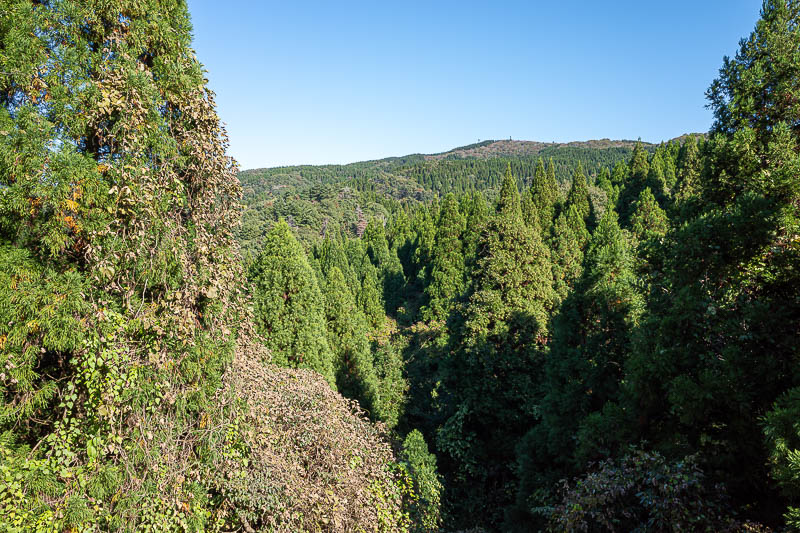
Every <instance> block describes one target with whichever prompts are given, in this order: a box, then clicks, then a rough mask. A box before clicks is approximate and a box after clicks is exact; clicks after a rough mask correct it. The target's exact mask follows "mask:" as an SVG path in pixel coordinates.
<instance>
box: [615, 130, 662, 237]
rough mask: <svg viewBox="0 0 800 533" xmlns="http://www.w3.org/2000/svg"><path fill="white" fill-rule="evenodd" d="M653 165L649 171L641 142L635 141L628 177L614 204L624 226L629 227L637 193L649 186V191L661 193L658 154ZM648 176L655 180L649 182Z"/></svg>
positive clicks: (660, 168)
mask: <svg viewBox="0 0 800 533" xmlns="http://www.w3.org/2000/svg"><path fill="white" fill-rule="evenodd" d="M654 158H655V156H654ZM654 166H655V168H654V169H652V171H651V168H650V163H649V162H648V160H647V152H646V151H645V149H644V148H643V147H642V144H641V142H637V143H636V146H635V147H634V149H633V153H632V154H631V160H630V162H629V164H628V176H629V178H628V179H627V181H626V182H625V183H624V184H623V186H622V188H621V190H620V194H619V198H618V199H617V205H616V206H617V211H618V212H619V215H620V220H621V221H622V224H623V225H624V226H625V227H629V224H630V217H631V214H632V213H633V209H634V206H633V204H634V202H635V201H636V199H637V198H639V194H641V192H642V190H643V189H644V188H645V187H648V186H649V187H650V188H651V191H653V190H655V191H657V195H658V196H661V195H662V194H663V188H664V183H663V182H664V176H663V168H662V167H663V159H662V158H661V156H660V155H659V157H658V159H657V160H656V161H655V165H654ZM650 176H652V177H653V179H654V180H656V181H654V182H651V181H650V179H649V177H650Z"/></svg>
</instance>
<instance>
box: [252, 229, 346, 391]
mask: <svg viewBox="0 0 800 533" xmlns="http://www.w3.org/2000/svg"><path fill="white" fill-rule="evenodd" d="M249 278H250V283H251V286H252V291H253V310H254V321H255V326H256V331H257V332H258V333H259V334H260V335H262V336H263V337H264V340H265V341H266V345H267V347H268V348H269V349H270V351H271V352H272V357H273V362H275V363H276V364H278V365H281V366H290V367H294V368H310V369H312V370H316V371H317V372H319V373H320V374H322V375H323V376H324V377H325V379H326V380H328V382H329V383H331V384H332V385H333V384H334V383H335V379H334V367H333V355H332V353H331V350H330V347H329V345H328V342H327V340H326V337H325V318H324V316H325V315H324V311H323V300H322V293H321V292H320V289H319V285H318V283H317V277H316V275H315V274H314V271H313V270H312V269H311V266H310V265H309V264H308V260H307V259H306V254H305V252H304V251H303V248H302V247H301V246H300V243H298V242H297V239H295V238H294V235H292V230H291V229H290V228H289V225H288V224H287V223H286V222H284V221H281V222H279V223H278V224H276V225H275V226H274V227H273V228H272V229H271V230H270V232H269V233H268V234H267V236H266V238H265V239H264V246H263V249H262V250H261V253H260V254H259V255H258V257H257V258H256V260H255V262H254V263H253V265H252V266H251V267H250V271H249Z"/></svg>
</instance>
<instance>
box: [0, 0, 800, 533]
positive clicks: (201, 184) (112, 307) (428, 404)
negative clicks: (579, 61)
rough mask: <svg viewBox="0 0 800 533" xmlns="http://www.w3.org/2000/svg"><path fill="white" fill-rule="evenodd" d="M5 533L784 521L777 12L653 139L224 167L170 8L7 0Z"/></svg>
mask: <svg viewBox="0 0 800 533" xmlns="http://www.w3.org/2000/svg"><path fill="white" fill-rule="evenodd" d="M0 6H1V7H2V9H0V265H1V266H2V268H0V531H2V532H27V531H42V532H45V531H47V532H57V531H140V530H141V531H244V532H248V533H249V532H253V531H287V532H288V531H331V532H334V531H336V532H339V531H341V532H349V531H396V532H431V531H453V532H455V531H470V532H480V531H486V532H491V531H784V530H795V529H800V425H798V422H797V421H798V420H799V419H800V4H799V3H798V2H796V1H794V0H767V1H765V2H764V5H763V8H762V12H761V18H760V19H759V21H758V23H757V25H756V27H755V29H754V30H753V32H752V33H751V34H750V35H749V36H748V37H746V38H744V39H743V40H742V41H741V42H740V45H739V50H738V52H737V54H736V55H735V56H734V57H732V58H724V59H723V61H722V67H721V69H720V70H719V73H718V77H717V78H716V79H715V80H714V81H713V83H712V84H711V86H710V87H709V89H708V90H707V92H706V97H707V99H708V105H709V107H710V108H711V109H712V110H713V112H714V121H713V123H712V124H711V126H710V130H709V132H708V133H707V134H701V135H688V136H684V137H681V138H678V139H674V140H672V141H669V142H666V143H662V144H659V145H650V144H647V143H642V142H636V141H619V142H616V141H607V140H606V141H595V142H591V143H569V144H565V145H554V144H545V143H534V142H524V141H486V142H483V143H478V144H476V145H471V146H466V147H462V148H459V149H456V150H453V151H451V152H447V153H444V154H436V155H429V156H426V155H412V156H406V157H400V158H390V159H385V160H380V161H371V162H364V163H355V164H352V165H341V166H321V167H315V166H305V167H283V168H274V169H261V170H252V171H245V172H238V169H237V166H236V163H235V161H233V160H232V159H231V158H230V157H229V156H228V155H227V149H228V139H227V136H226V133H225V130H224V128H223V127H222V125H221V123H220V121H219V118H218V116H217V113H216V110H215V107H216V106H215V100H214V94H213V93H212V92H211V91H210V90H209V89H208V88H207V83H208V82H207V80H206V79H204V73H203V69H202V65H201V64H200V63H199V61H198V59H197V58H196V57H195V55H194V53H193V51H192V49H191V23H190V18H189V13H188V10H187V7H186V4H185V2H183V1H181V0H141V1H139V2H125V1H122V0H103V1H100V0H85V1H76V0H49V1H35V2H31V1H30V0H0Z"/></svg>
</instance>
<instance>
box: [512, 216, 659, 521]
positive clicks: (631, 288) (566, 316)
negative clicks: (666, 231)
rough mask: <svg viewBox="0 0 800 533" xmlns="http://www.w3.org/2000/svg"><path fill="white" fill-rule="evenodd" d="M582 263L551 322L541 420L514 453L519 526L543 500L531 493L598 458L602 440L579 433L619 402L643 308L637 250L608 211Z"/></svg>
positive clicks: (606, 430)
mask: <svg viewBox="0 0 800 533" xmlns="http://www.w3.org/2000/svg"><path fill="white" fill-rule="evenodd" d="M585 263H586V267H585V269H584V271H583V273H582V275H581V278H580V281H579V282H578V284H577V287H576V289H575V291H574V292H572V293H571V294H570V295H569V296H568V297H567V299H566V300H565V301H564V303H563V304H562V306H561V308H560V309H559V312H558V314H557V315H556V318H555V319H554V327H553V341H552V343H551V345H550V354H549V356H548V357H547V359H546V377H545V382H544V383H545V385H544V388H543V390H544V391H545V397H544V399H543V401H542V406H541V413H542V419H541V422H540V423H539V424H538V425H537V426H536V427H535V428H534V429H533V430H531V432H530V433H529V434H528V435H526V436H525V438H524V439H523V441H522V443H521V445H520V447H519V449H518V453H519V454H520V457H519V464H520V466H521V470H520V478H521V479H520V485H519V492H518V497H517V504H516V506H515V510H514V512H513V513H512V515H513V516H514V520H515V521H517V522H519V521H521V522H522V523H523V524H524V523H530V521H531V520H533V519H534V516H533V514H532V510H533V509H532V508H533V507H535V506H539V505H543V504H545V503H547V502H546V501H542V500H537V497H536V496H535V494H539V495H542V494H547V493H548V492H549V491H552V489H553V487H554V486H555V484H556V482H557V481H558V480H559V479H562V478H565V477H570V476H574V475H576V474H577V473H579V472H580V471H581V469H582V468H583V467H584V466H585V464H586V462H587V461H589V460H595V459H598V458H599V457H598V455H597V454H598V452H599V451H600V450H602V449H603V448H602V445H603V444H605V441H604V440H603V439H604V435H603V434H592V433H593V432H591V431H581V430H580V428H581V426H582V424H583V423H586V424H587V426H588V427H592V428H594V427H595V425H596V424H597V422H596V421H595V420H594V419H595V418H598V417H602V415H603V412H604V410H606V408H607V404H608V403H609V402H616V401H618V400H619V394H620V392H619V391H620V386H621V383H622V380H623V378H624V376H623V374H622V369H623V368H624V366H625V363H626V361H627V359H628V357H629V355H630V352H631V346H632V335H633V332H634V328H635V326H636V325H637V322H638V318H639V316H640V315H641V313H642V310H643V306H644V300H643V298H642V297H641V295H640V294H639V293H638V290H637V279H636V276H635V273H634V268H633V267H634V250H632V249H631V248H630V247H629V246H628V244H627V242H626V239H625V237H624V235H623V232H622V230H620V228H619V225H618V223H617V215H616V213H615V212H614V211H613V209H608V210H606V212H605V213H604V215H603V218H602V219H601V220H600V222H599V224H598V227H597V229H596V230H595V233H594V235H592V238H591V241H590V243H589V245H588V248H587V251H586V261H585ZM603 429H604V432H601V433H610V432H612V431H618V429H617V428H606V427H604V428H603ZM576 444H577V447H576Z"/></svg>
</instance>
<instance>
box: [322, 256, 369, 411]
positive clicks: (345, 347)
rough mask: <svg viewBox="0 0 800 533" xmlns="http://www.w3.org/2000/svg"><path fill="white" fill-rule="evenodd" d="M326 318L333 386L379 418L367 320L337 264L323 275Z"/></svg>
mask: <svg viewBox="0 0 800 533" xmlns="http://www.w3.org/2000/svg"><path fill="white" fill-rule="evenodd" d="M325 319H326V322H327V325H328V328H327V329H328V336H327V338H328V345H330V346H331V348H332V351H333V355H334V365H333V366H334V369H335V373H336V386H337V387H338V389H339V391H340V392H341V393H342V394H343V395H344V396H346V397H348V398H352V399H354V400H358V402H359V403H360V404H361V407H362V408H363V409H365V410H366V411H367V412H368V413H370V414H371V416H373V417H375V418H380V413H378V411H377V407H378V404H379V395H380V391H379V389H378V385H379V384H378V378H377V376H376V375H375V368H374V366H373V362H372V353H371V352H370V345H369V340H367V333H368V331H369V328H368V326H367V321H366V318H364V314H363V313H362V312H361V310H360V309H358V307H357V306H356V302H355V298H354V297H353V294H352V293H351V292H350V289H349V288H348V286H347V283H346V282H345V279H344V275H343V274H342V271H341V270H339V268H338V267H336V266H334V267H332V268H331V269H330V270H329V271H328V275H327V277H326V283H325Z"/></svg>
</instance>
